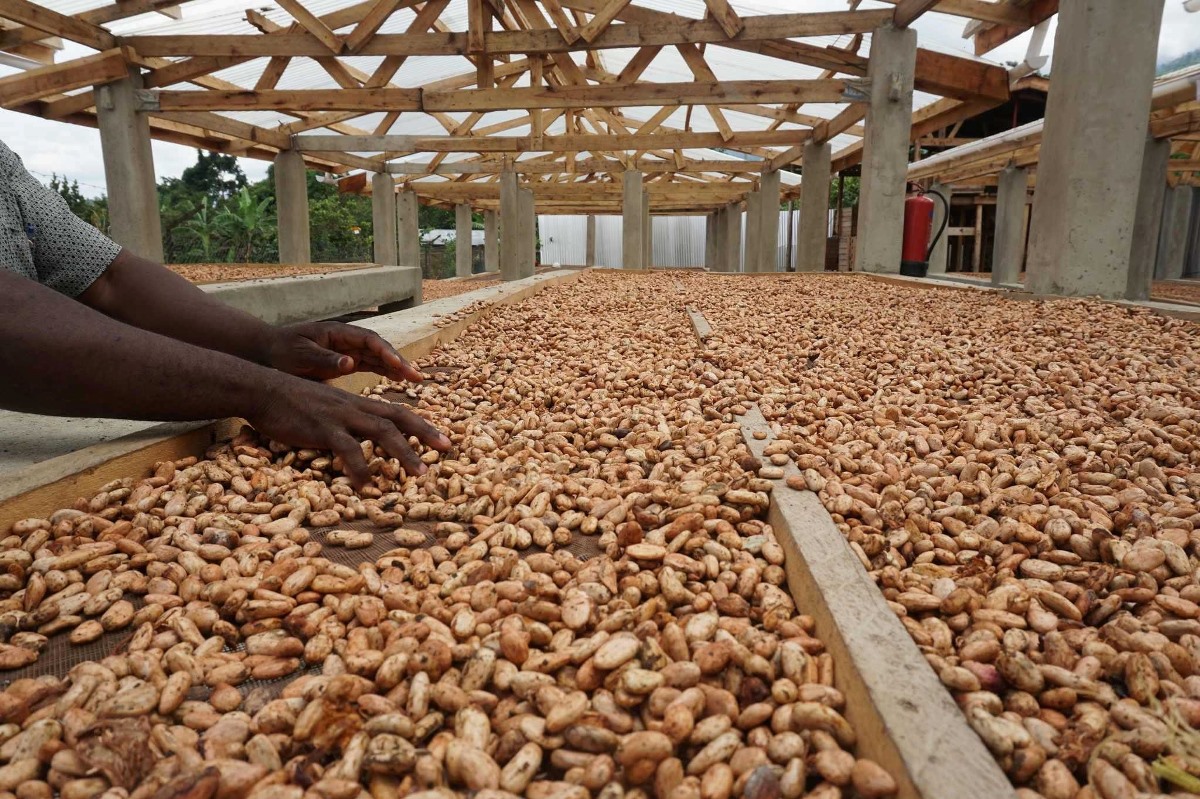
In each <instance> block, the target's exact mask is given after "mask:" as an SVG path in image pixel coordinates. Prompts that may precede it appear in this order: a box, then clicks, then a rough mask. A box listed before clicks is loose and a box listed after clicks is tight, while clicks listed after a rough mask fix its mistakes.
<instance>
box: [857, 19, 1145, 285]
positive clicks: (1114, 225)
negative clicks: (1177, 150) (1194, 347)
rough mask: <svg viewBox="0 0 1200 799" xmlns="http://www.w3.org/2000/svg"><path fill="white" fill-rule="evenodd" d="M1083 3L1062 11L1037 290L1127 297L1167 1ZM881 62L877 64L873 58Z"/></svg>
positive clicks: (1031, 269) (1042, 173) (1035, 228)
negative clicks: (1132, 8)
mask: <svg viewBox="0 0 1200 799" xmlns="http://www.w3.org/2000/svg"><path fill="white" fill-rule="evenodd" d="M1137 5H1138V12H1137V13H1134V14H1131V13H1129V11H1130V8H1129V3H1128V2H1125V1H1124V0H1088V1H1087V2H1083V0H1075V1H1074V2H1068V3H1063V4H1062V5H1061V7H1060V9H1059V19H1058V31H1057V33H1056V34H1055V39H1054V82H1053V85H1052V86H1051V89H1050V97H1049V100H1048V102H1047V105H1046V124H1045V130H1044V133H1043V136H1042V149H1041V159H1040V161H1039V164H1038V180H1037V193H1036V195H1035V197H1034V204H1033V217H1032V220H1033V221H1032V223H1031V225H1032V227H1031V230H1030V237H1029V257H1028V267H1027V271H1028V274H1029V278H1028V280H1027V281H1026V286H1027V288H1028V289H1029V290H1030V291H1032V292H1033V293H1035V294H1065V295H1069V296H1087V295H1095V294H1098V295H1100V296H1102V297H1106V298H1115V297H1122V296H1124V295H1125V293H1126V291H1127V289H1128V286H1129V257H1130V253H1131V251H1132V250H1131V247H1132V244H1133V229H1134V224H1135V217H1136V216H1137V202H1138V200H1137V195H1136V193H1135V192H1131V191H1130V190H1129V187H1130V186H1136V185H1138V181H1139V177H1140V175H1141V172H1142V157H1143V153H1144V151H1145V148H1144V144H1145V138H1146V118H1147V117H1148V116H1149V113H1150V99H1151V98H1150V95H1151V88H1152V86H1153V82H1154V66H1155V58H1156V55H1157V51H1158V36H1159V29H1160V27H1161V23H1162V14H1163V4H1162V3H1154V2H1146V3H1138V4H1137ZM872 60H874V58H872Z"/></svg>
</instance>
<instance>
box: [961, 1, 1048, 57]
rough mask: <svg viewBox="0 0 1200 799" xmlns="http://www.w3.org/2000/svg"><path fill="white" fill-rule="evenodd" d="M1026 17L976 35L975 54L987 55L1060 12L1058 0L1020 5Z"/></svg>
mask: <svg viewBox="0 0 1200 799" xmlns="http://www.w3.org/2000/svg"><path fill="white" fill-rule="evenodd" d="M1020 10H1021V11H1022V12H1024V13H1025V14H1026V18H1025V19H1024V20H1022V21H1021V22H1019V23H1010V24H1007V25H995V26H993V27H991V28H988V29H987V30H985V31H981V32H980V33H977V34H976V35H975V55H979V56H981V55H986V54H987V53H990V52H991V51H992V50H995V49H996V48H997V47H999V46H1000V45H1002V44H1004V43H1005V42H1009V41H1012V40H1013V39H1015V38H1017V37H1018V36H1020V35H1021V34H1022V33H1024V32H1025V31H1027V30H1029V29H1030V28H1032V27H1035V26H1037V25H1039V24H1041V23H1042V22H1044V21H1045V20H1048V19H1050V17H1052V16H1054V15H1055V14H1057V13H1058V0H1033V2H1031V3H1027V4H1025V5H1022V6H1021V7H1020Z"/></svg>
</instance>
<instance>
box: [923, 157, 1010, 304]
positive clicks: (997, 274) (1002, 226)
mask: <svg viewBox="0 0 1200 799" xmlns="http://www.w3.org/2000/svg"><path fill="white" fill-rule="evenodd" d="M1028 193H1029V170H1027V169H1024V168H1023V167H1017V166H1008V167H1005V168H1004V171H1002V172H1001V173H1000V184H999V186H998V188H997V194H996V236H995V241H994V243H993V247H992V285H993V286H1005V285H1010V284H1013V283H1019V282H1021V267H1022V266H1024V265H1025V199H1026V197H1027V196H1028ZM934 202H936V200H935V201H934ZM934 230H935V231H936V230H937V219H934ZM942 271H943V272H945V269H944V267H943V270H942Z"/></svg>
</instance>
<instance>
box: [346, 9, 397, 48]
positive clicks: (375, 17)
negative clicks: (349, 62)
mask: <svg viewBox="0 0 1200 799" xmlns="http://www.w3.org/2000/svg"><path fill="white" fill-rule="evenodd" d="M399 5H400V0H376V2H375V5H373V6H371V10H370V11H368V12H367V14H366V16H364V17H363V18H362V20H361V21H359V23H358V24H357V25H355V26H354V30H352V31H350V35H349V36H347V37H346V50H347V52H351V53H357V52H358V51H359V50H361V49H362V48H363V45H365V44H366V43H367V42H369V41H371V39H372V37H374V36H375V34H376V32H377V31H378V30H379V28H380V27H381V26H382V25H383V23H385V22H387V20H388V17H390V16H391V15H392V14H393V13H395V11H396V9H397V8H398V7H399Z"/></svg>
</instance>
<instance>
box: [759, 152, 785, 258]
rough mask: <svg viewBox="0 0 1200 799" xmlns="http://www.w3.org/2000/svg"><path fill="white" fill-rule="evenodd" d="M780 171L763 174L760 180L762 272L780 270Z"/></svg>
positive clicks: (773, 170)
mask: <svg viewBox="0 0 1200 799" xmlns="http://www.w3.org/2000/svg"><path fill="white" fill-rule="evenodd" d="M779 183H780V178H779V170H777V169H772V170H769V171H767V172H763V173H762V178H761V179H760V180H759V189H758V191H759V193H760V194H761V195H762V200H761V202H762V205H761V207H760V208H759V211H758V213H759V235H760V236H761V238H762V243H761V245H760V246H759V251H758V257H759V267H758V271H760V272H775V271H778V270H779V266H778V262H779V203H780V186H779Z"/></svg>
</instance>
